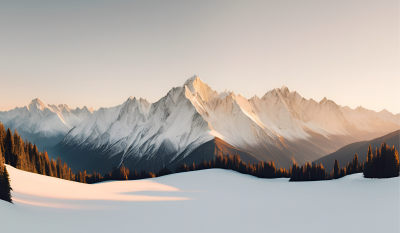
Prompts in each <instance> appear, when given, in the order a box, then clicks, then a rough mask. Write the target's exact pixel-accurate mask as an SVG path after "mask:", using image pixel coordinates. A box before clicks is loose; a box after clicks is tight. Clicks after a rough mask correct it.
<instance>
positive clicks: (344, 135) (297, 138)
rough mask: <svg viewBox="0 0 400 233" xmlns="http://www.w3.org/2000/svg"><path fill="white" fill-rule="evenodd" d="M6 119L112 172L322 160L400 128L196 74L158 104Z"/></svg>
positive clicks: (79, 165) (41, 141) (24, 111)
mask: <svg viewBox="0 0 400 233" xmlns="http://www.w3.org/2000/svg"><path fill="white" fill-rule="evenodd" d="M0 121H1V122H2V123H3V124H4V125H5V126H6V127H9V128H11V129H17V130H18V132H19V133H20V134H21V136H23V137H24V138H25V139H27V140H30V141H33V142H34V143H36V144H38V145H39V148H43V149H46V150H48V151H49V152H51V154H53V155H58V156H60V157H61V158H62V159H63V160H64V161H66V162H67V163H69V165H70V166H71V167H73V168H75V169H87V170H89V171H90V170H97V171H107V170H108V169H110V168H112V167H114V166H119V165H121V164H124V165H125V166H127V167H129V168H131V169H139V170H140V169H146V170H157V169H159V168H160V167H163V166H171V167H173V166H177V165H179V164H181V163H182V162H185V163H189V164H190V163H193V162H201V161H202V160H206V159H210V158H212V157H213V156H216V155H218V154H237V155H240V156H241V158H242V159H243V160H246V161H249V162H253V161H261V160H263V161H268V160H272V161H275V163H277V165H278V166H281V167H289V166H290V164H291V162H292V160H293V159H294V160H296V161H297V162H298V163H304V162H305V161H314V160H317V159H319V158H321V157H323V156H324V155H326V154H329V153H332V152H334V151H336V150H337V149H339V148H340V147H342V146H345V145H347V144H349V143H353V142H357V141H364V140H370V139H373V138H376V137H379V136H382V135H384V134H387V133H390V132H393V131H395V130H397V129H400V115H399V114H397V115H394V114H392V113H390V112H388V111H386V110H383V111H380V112H375V111H372V110H367V109H364V108H362V107H358V108H356V109H351V108H349V107H346V106H340V105H337V104H336V103H335V102H333V101H332V100H328V99H326V98H324V99H322V100H321V101H319V102H317V101H315V100H313V99H305V98H303V97H302V96H301V95H299V94H298V93H297V92H296V91H290V90H289V89H288V88H287V87H282V88H276V89H273V90H271V91H269V92H267V93H266V94H265V95H264V96H262V97H257V96H254V97H252V98H249V99H248V98H245V97H243V96H242V95H240V94H235V93H233V92H227V91H226V92H221V93H219V92H216V91H214V90H213V89H212V88H210V87H209V86H208V85H207V84H205V83H204V82H202V80H200V78H198V77H197V76H194V77H192V78H190V79H188V80H187V81H186V82H185V83H184V84H183V85H182V86H179V87H174V88H172V89H171V90H170V91H169V92H168V93H167V94H166V95H165V96H164V97H163V98H161V99H160V100H158V101H156V102H154V103H150V102H148V101H147V100H145V99H142V98H134V97H130V98H128V99H127V100H126V101H125V102H124V103H122V104H121V105H118V106H114V107H108V108H100V109H98V110H95V111H94V110H91V109H89V108H87V107H83V108H77V109H70V108H69V107H68V106H67V105H47V104H45V103H43V102H42V101H40V100H39V99H34V100H32V102H31V103H30V104H29V105H28V106H26V107H22V108H15V109H13V110H10V111H4V112H0Z"/></svg>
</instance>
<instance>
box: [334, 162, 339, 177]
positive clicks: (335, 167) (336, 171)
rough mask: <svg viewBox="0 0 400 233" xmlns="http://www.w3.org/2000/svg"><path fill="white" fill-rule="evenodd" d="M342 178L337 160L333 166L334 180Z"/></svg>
mask: <svg viewBox="0 0 400 233" xmlns="http://www.w3.org/2000/svg"><path fill="white" fill-rule="evenodd" d="M339 177H340V167H339V162H338V161H337V159H335V165H333V178H334V179H337V178H339Z"/></svg>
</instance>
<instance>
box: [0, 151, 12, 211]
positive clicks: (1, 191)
mask: <svg viewBox="0 0 400 233" xmlns="http://www.w3.org/2000/svg"><path fill="white" fill-rule="evenodd" d="M11 190H12V189H11V185H10V178H9V176H8V172H7V168H6V166H5V165H4V158H3V152H2V151H1V148H0V199H1V200H4V201H8V202H11V203H12V200H11Z"/></svg>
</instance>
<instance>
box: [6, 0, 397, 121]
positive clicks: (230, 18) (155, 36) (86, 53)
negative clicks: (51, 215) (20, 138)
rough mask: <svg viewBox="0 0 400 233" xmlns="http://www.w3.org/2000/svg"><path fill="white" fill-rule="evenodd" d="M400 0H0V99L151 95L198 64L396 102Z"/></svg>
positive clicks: (224, 86)
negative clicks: (0, 0)
mask: <svg viewBox="0 0 400 233" xmlns="http://www.w3.org/2000/svg"><path fill="white" fill-rule="evenodd" d="M399 5H400V4H399V1H398V0H393V1H391V0H387V1H386V0H374V1H369V0H359V1H354V0H337V1H331V0H329V1H328V0H326V1H324V0H315V1H310V0H302V1H299V0H290V1H289V0H279V1H278V0H274V1H267V0H262V1H252V0H246V1H245V0H242V1H233V0H226V1H216V0H214V1H203V0H202V1H186V0H181V1H166V0H160V1H151V0H150V1H148V0H147V1H146V0H144V1H115V0H114V1H80V0H79V1H71V0H69V1H54V0H52V1H31V0H27V1H8V2H6V1H2V2H1V3H0V109H1V110H6V109H10V108H13V107H15V106H24V105H27V104H28V103H29V102H30V100H31V99H33V98H35V97H39V98H40V99H42V100H43V101H44V102H46V103H51V104H59V103H65V104H68V105H70V106H72V107H76V106H80V107H81V106H83V105H87V106H89V107H94V108H98V107H100V106H104V107H107V106H113V105H117V104H121V103H122V102H123V101H125V100H126V99H127V98H128V97H129V96H136V97H144V98H146V99H148V100H149V101H156V100H158V99H159V98H161V97H162V96H164V95H165V94H166V93H167V91H168V90H169V89H171V88H172V87H174V86H181V85H182V84H183V83H184V82H185V80H186V79H188V78H190V77H191V76H193V75H194V74H197V75H199V77H200V78H201V79H202V80H203V81H204V82H206V83H208V84H209V85H210V86H211V87H212V88H213V89H215V90H217V91H224V90H230V91H234V92H236V93H241V94H243V95H244V96H246V97H251V96H253V95H258V96H262V95H263V94H265V93H266V92H267V91H268V90H271V89H273V88H276V87H281V86H282V85H285V86H288V87H289V89H291V90H296V91H297V92H299V93H300V94H301V95H303V96H304V97H306V98H313V99H315V100H318V101H319V100H321V99H322V98H323V97H327V98H329V99H332V100H334V101H335V102H336V103H338V104H340V105H347V106H350V107H357V106H359V105H361V106H363V107H366V108H369V109H373V110H377V111H380V110H382V109H384V108H385V109H387V110H389V111H391V112H393V113H400V94H399V93H400V92H399V91H400V6H399Z"/></svg>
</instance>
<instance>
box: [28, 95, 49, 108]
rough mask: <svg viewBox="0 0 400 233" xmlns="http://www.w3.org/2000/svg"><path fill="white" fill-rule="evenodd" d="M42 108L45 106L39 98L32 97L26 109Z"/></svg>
mask: <svg viewBox="0 0 400 233" xmlns="http://www.w3.org/2000/svg"><path fill="white" fill-rule="evenodd" d="M44 108H46V104H45V103H44V102H43V101H41V100H40V99H39V98H35V99H33V100H32V101H31V102H30V103H29V105H28V109H30V110H33V109H38V110H43V109H44Z"/></svg>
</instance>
